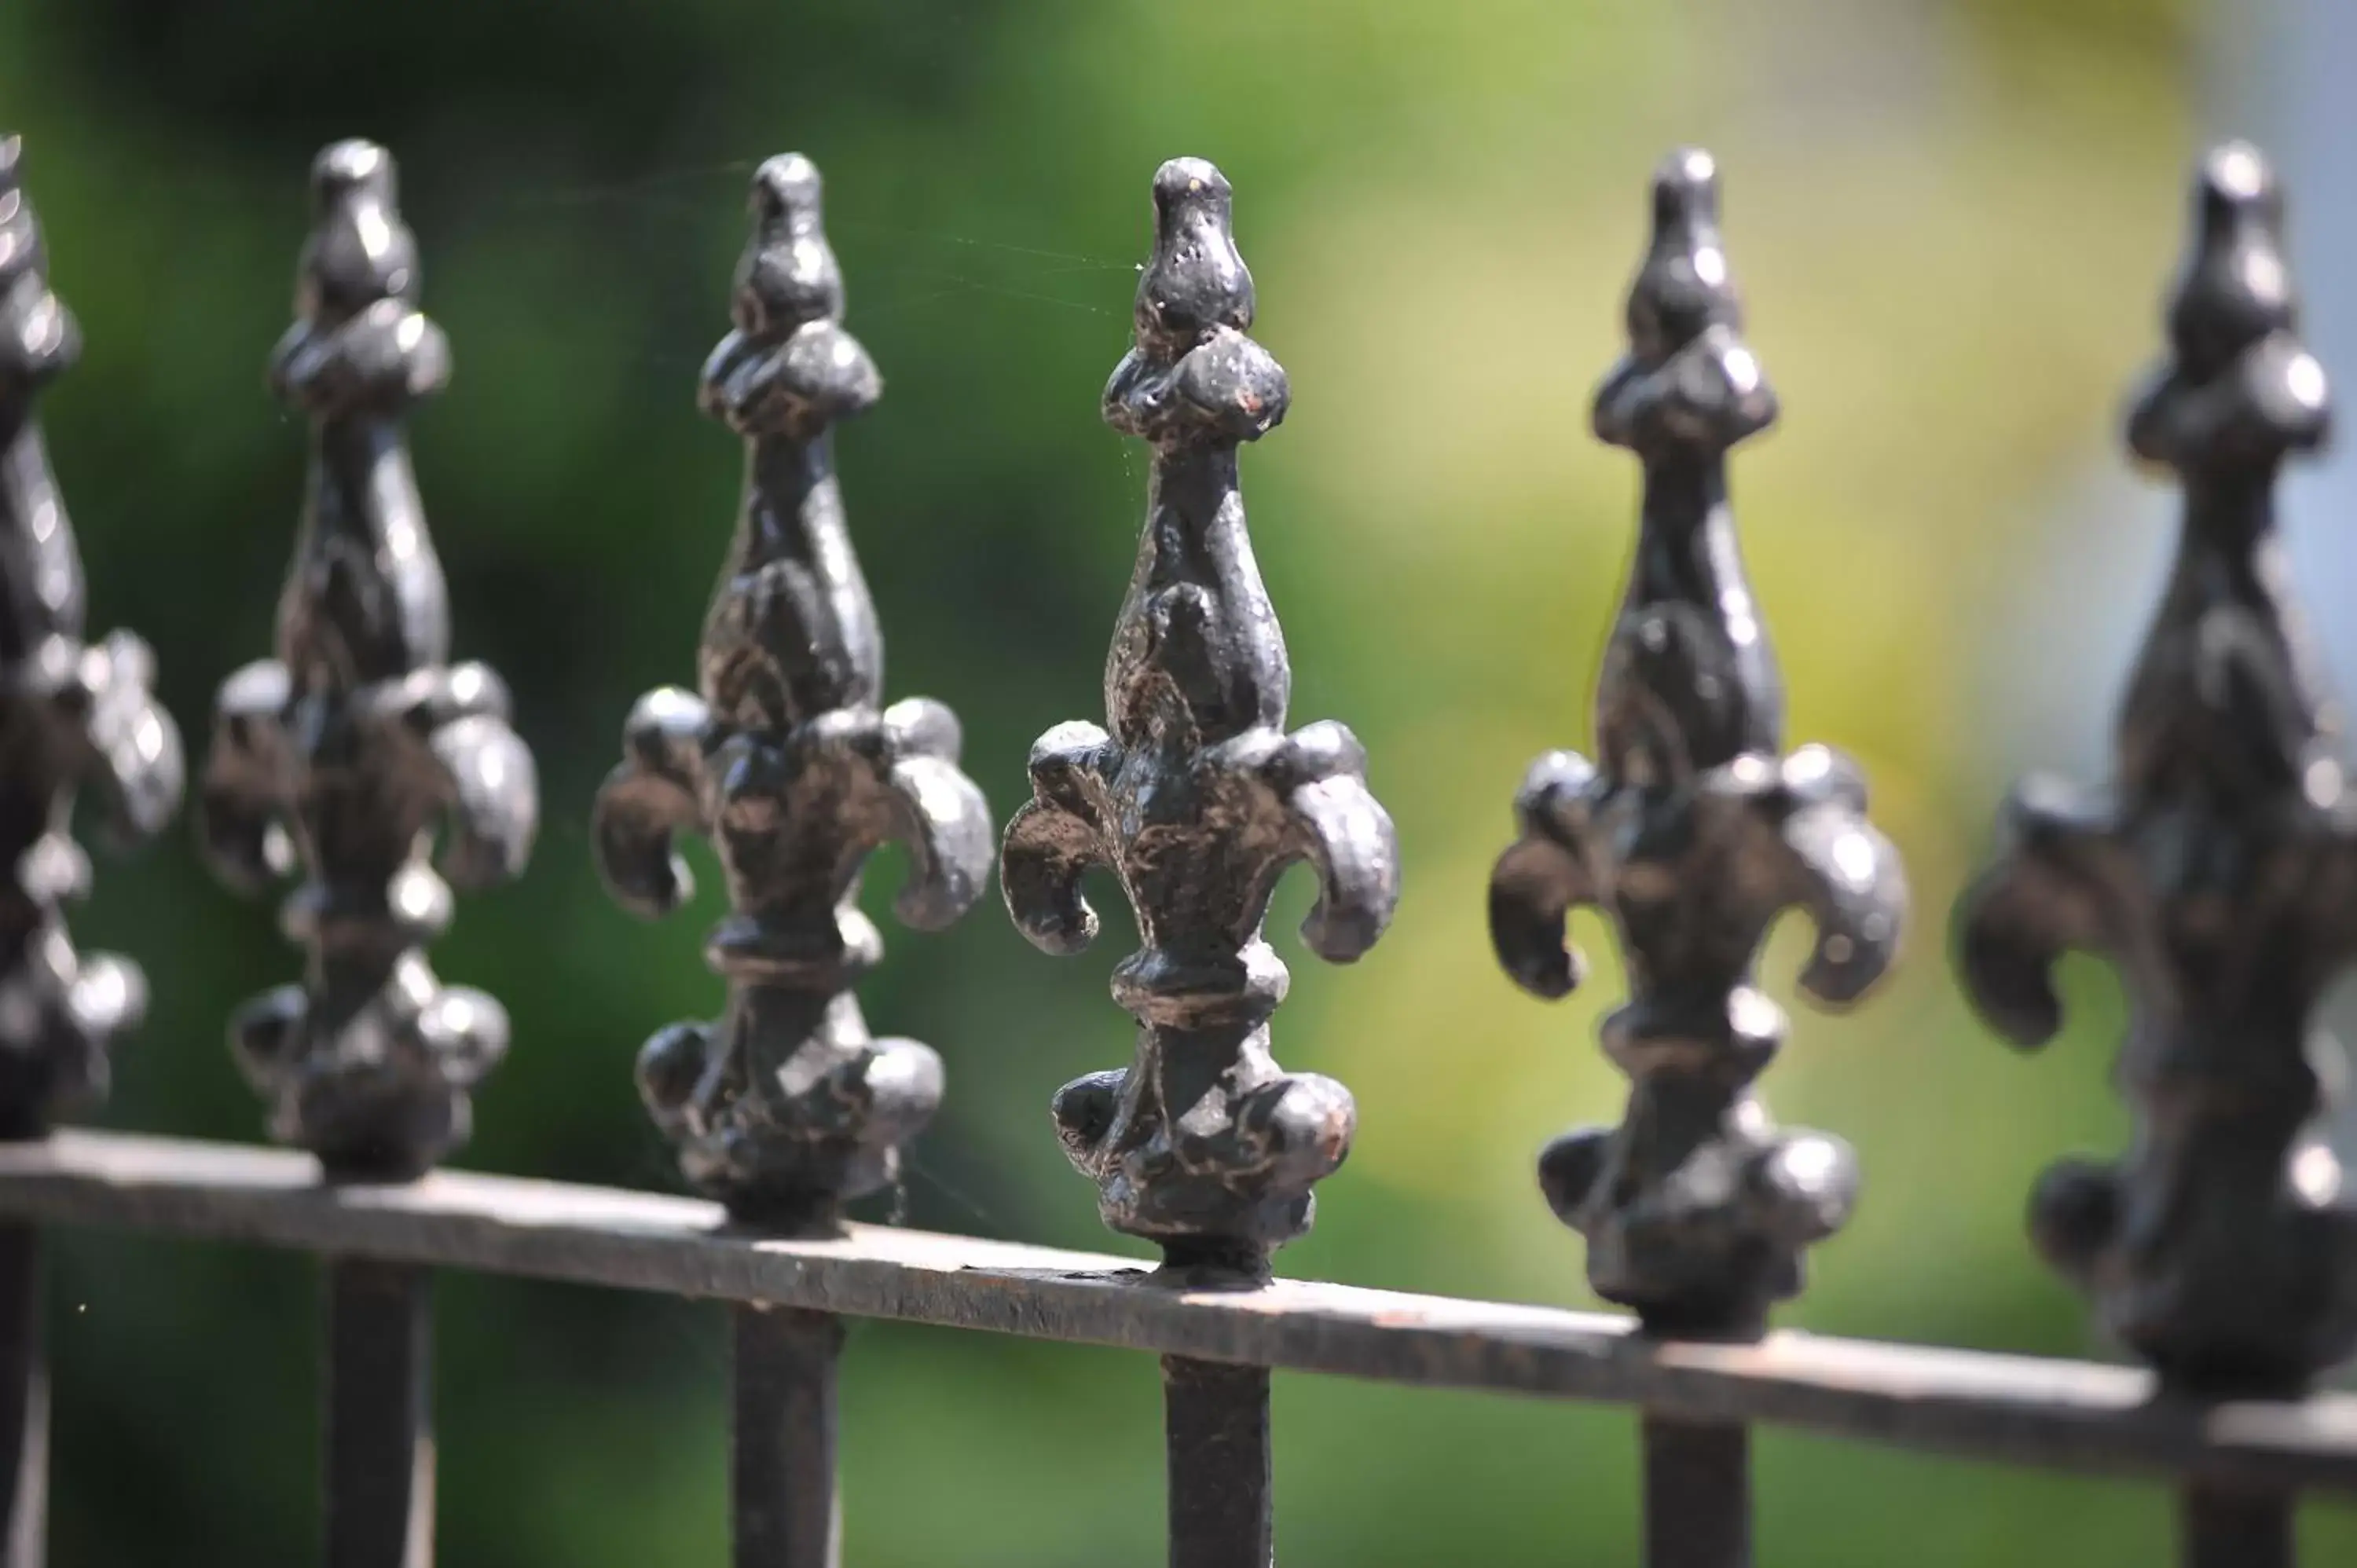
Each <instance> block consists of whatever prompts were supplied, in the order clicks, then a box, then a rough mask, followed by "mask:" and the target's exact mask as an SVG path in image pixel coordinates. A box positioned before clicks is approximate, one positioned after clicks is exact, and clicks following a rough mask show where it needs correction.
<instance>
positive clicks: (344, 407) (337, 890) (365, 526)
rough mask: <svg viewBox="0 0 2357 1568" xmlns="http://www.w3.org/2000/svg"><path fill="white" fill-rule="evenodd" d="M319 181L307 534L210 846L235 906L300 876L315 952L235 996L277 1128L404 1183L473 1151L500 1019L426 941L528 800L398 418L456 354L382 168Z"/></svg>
mask: <svg viewBox="0 0 2357 1568" xmlns="http://www.w3.org/2000/svg"><path fill="white" fill-rule="evenodd" d="M311 191H312V199H313V203H314V209H315V210H314V227H313V229H312V231H311V236H310V239H309V242H307V244H306V245H305V246H304V248H303V255H302V261H301V263H300V266H299V268H298V271H297V280H296V321H295V324H294V326H293V327H292V328H289V329H288V331H287V333H286V335H285V338H281V339H280V340H279V343H278V347H277V349H276V350H275V351H274V353H273V355H272V357H271V364H270V377H271V383H272V386H273V388H274V390H275V391H276V392H277V393H278V395H279V396H280V397H281V398H282V399H283V400H284V401H285V403H287V404H288V405H289V406H291V407H293V408H295V409H297V410H299V411H301V412H302V413H304V414H306V415H307V416H308V418H309V420H310V426H311V454H310V466H309V475H308V478H307V485H306V489H307V494H306V499H305V505H304V510H303V521H302V525H301V529H300V531H299V532H298V533H297V535H296V542H295V554H294V561H293V564H292V566H291V569H290V570H289V571H288V573H287V576H286V585H285V590H284V592H283V593H282V594H281V595H280V596H279V601H278V627H277V639H276V648H277V657H276V658H274V659H265V660H258V661H256V662H254V663H252V664H249V665H247V666H245V667H244V668H243V669H242V670H240V671H237V672H236V673H234V674H232V675H231V677H230V678H229V679H228V680H227V681H226V682H222V685H221V693H220V696H219V697H218V699H217V700H216V702H215V706H214V724H213V736H212V751H211V755H210V757H209V759H208V760H207V763H206V767H205V775H204V781H203V793H202V801H201V809H202V824H201V826H202V839H203V843H204V848H205V851H206V854H207V857H208V858H209V860H210V862H211V864H212V866H213V868H214V870H215V872H216V873H217V874H218V875H220V876H221V878H222V880H223V881H225V882H227V883H228V884H229V885H230V886H233V887H235V888H238V889H240V890H241V891H247V892H255V891H260V890H261V889H263V888H264V887H266V886H270V885H271V884H273V883H274V882H276V881H279V880H281V879H284V878H287V877H290V876H295V875H298V874H299V875H300V877H301V881H300V883H299V884H298V886H296V888H295V890H294V892H293V894H292V895H291V896H290V897H288V898H287V900H286V902H285V906H284V908H283V910H282V913H281V923H282V925H283V926H284V928H285V931H286V935H287V937H288V939H289V940H292V941H295V942H296V943H298V944H300V945H301V946H302V947H303V948H304V950H305V951H306V954H307V966H306V972H305V975H304V978H303V981H302V983H300V984H298V985H286V986H281V987H279V988H278V989H276V990H274V991H271V992H269V993H265V994H264V995H262V996H260V997H257V998H256V999H255V1000H253V1002H251V1003H248V1004H246V1005H245V1006H244V1007H243V1008H242V1009H240V1011H239V1012H238V1015H237V1016H236V1017H235V1019H234V1020H233V1021H232V1023H231V1029H230V1038H231V1047H232V1049H233V1050H234V1052H235V1054H236V1057H237V1059H238V1063H239V1065H240V1067H242V1069H244V1071H245V1074H246V1076H247V1078H248V1079H251V1080H252V1082H253V1085H254V1087H255V1088H256V1089H257V1090H260V1091H261V1092H262V1093H263V1094H264V1096H265V1097H266V1098H267V1099H268V1101H270V1107H271V1112H270V1127H271V1132H272V1133H273V1135H274V1136H275V1137H277V1138H279V1139H281V1140H283V1141H285V1142H287V1143H292V1144H299V1145H301V1146H302V1147H304V1148H307V1149H309V1150H311V1151H312V1152H313V1153H314V1154H316V1155H318V1156H319V1160H320V1164H321V1165H322V1166H323V1167H324V1168H325V1169H326V1171H327V1172H328V1175H329V1176H331V1177H333V1178H339V1179H382V1180H400V1179H405V1178H407V1177H410V1176H416V1175H418V1174H419V1173H421V1172H423V1171H425V1169H426V1168H427V1167H429V1166H430V1165H433V1164H434V1163H435V1162H436V1161H437V1160H439V1159H440V1158H441V1157H442V1156H443V1155H446V1154H447V1153H449V1152H450V1151H451V1150H452V1149H454V1148H456V1147H457V1146H458V1145H459V1144H462V1143H464V1142H465V1141H466V1138H467V1135H468V1124H469V1119H470V1115H471V1103H470V1100H469V1091H470V1090H472V1088H473V1086H474V1084H475V1083H476V1081H477V1080H478V1079H480V1078H481V1077H482V1076H483V1074H484V1073H485V1072H486V1071H488V1070H489V1069H490V1068H491V1067H492V1065H493V1064H495V1063H496V1062H497V1061H498V1060H499V1058H500V1056H501V1055H502V1054H503V1053H504V1052H505V1051H506V1049H507V1042H508V1019H507V1014H506V1012H505V1010H504V1009H502V1008H501V1007H500V1004H498V1003H497V1002H495V1001H493V1000H492V999H491V998H490V997H489V996H487V995H485V994H483V993H481V992H479V991H471V990H464V989H460V988H458V987H455V986H445V985H443V983H441V982H440V981H439V980H437V979H436V977H435V974H434V972H433V971H432V970H431V969H430V968H428V967H427V966H426V961H425V944H426V943H428V942H430V941H432V940H434V939H435V938H436V937H438V936H439V935H441V934H442V931H443V929H445V928H446V927H447V925H448V924H449V921H450V917H451V914H452V912H453V905H454V900H453V898H452V895H451V888H450V886H449V884H450V883H455V884H457V886H460V887H467V888H472V887H480V886H489V885H490V884H494V883H497V882H500V881H503V880H505V879H508V878H511V877H513V876H515V875H518V874H520V873H521V872H522V869H523V865H524V861H525V859H526V857H527V856H528V855H529V854H530V852H531V848H532V840H533V830H534V827H535V826H536V824H537V820H538V794H537V787H536V784H535V780H534V776H533V760H532V753H531V752H530V751H528V750H527V749H525V746H524V744H523V742H522V740H521V739H519V738H518V737H517V736H516V734H515V732H514V731H513V730H512V729H511V728H510V727H509V724H508V693H507V688H506V687H505V686H504V685H503V684H501V682H500V678H499V677H498V676H497V675H496V674H494V673H492V671H490V668H489V667H488V666H486V665H482V664H474V663H468V664H451V663H449V662H447V660H448V657H449V643H450V612H449V603H448V597H447V591H446V589H445V586H444V584H443V578H442V565H441V563H440V561H438V560H437V559H436V556H435V553H434V542H433V540H432V538H431V537H430V536H429V535H428V534H427V532H426V528H425V510H424V506H423V503H422V502H421V501H420V499H419V497H418V493H417V480H416V477H415V475H414V473H413V472H412V471H411V467H410V460H409V446H408V440H407V436H406V434H405V432H404V426H403V418H404V413H405V412H406V411H407V409H408V407H409V405H410V404H411V403H414V402H416V401H418V400H419V399H421V398H425V397H430V396H432V395H433V394H435V393H436V392H440V391H441V390H442V387H443V385H444V383H445V382H446V381H447V380H448V377H449V373H450V355H449V346H448V344H447V340H446V339H445V338H444V337H443V335H442V330H441V328H438V327H436V325H435V324H434V323H433V322H431V321H429V320H427V319H426V318H425V316H424V315H422V314H421V313H420V312H419V310H418V308H417V297H418V268H417V243H416V241H415V239H414V236H413V235H412V234H411V233H410V231H409V229H408V227H407V225H405V224H404V222H403V221H402V218H401V213H400V210H399V208H398V207H397V205H396V202H395V192H394V171H393V158H392V156H390V155H389V154H387V153H386V152H385V150H384V149H383V148H382V147H379V146H375V145H371V144H370V143H367V142H360V141H350V142H339V143H336V144H335V145H332V146H329V147H328V148H327V149H326V150H325V151H323V152H322V153H320V155H319V156H318V157H317V159H316V160H315V161H314V162H313V164H312V166H311ZM437 837H438V839H439V842H440V856H439V864H440V866H441V870H442V873H443V875H436V874H435V870H434V866H433V865H432V864H431V863H430V861H429V856H430V855H431V854H432V852H433V850H434V848H435V844H436V839H437ZM444 876H447V877H448V879H449V882H448V883H446V882H445V881H444V879H443V877H444Z"/></svg>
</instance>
